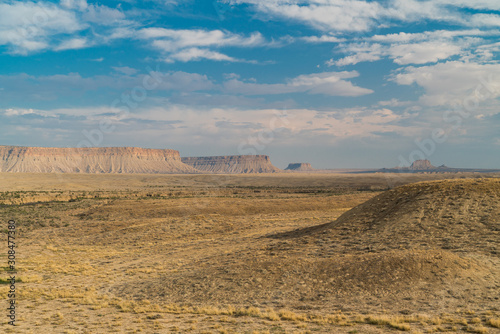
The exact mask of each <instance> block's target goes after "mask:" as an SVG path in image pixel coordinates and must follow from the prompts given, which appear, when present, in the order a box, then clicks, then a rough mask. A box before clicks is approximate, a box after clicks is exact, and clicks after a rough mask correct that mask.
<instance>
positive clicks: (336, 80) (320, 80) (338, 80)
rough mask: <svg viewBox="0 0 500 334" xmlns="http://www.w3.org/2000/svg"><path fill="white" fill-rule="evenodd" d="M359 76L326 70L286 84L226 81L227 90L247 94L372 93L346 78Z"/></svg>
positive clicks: (351, 72)
mask: <svg viewBox="0 0 500 334" xmlns="http://www.w3.org/2000/svg"><path fill="white" fill-rule="evenodd" d="M357 76H359V73H358V72H356V71H350V72H324V73H315V74H308V75H300V76H298V77H295V78H293V79H291V80H288V81H287V82H286V83H285V84H259V83H252V82H243V81H240V80H237V79H232V80H228V81H226V82H225V83H224V88H225V91H226V92H229V93H236V94H245V95H269V94H286V93H308V94H324V95H332V96H360V95H366V94H371V93H373V91H372V90H371V89H367V88H362V87H358V86H355V85H354V84H352V83H351V82H350V81H347V80H344V79H350V78H355V77H357Z"/></svg>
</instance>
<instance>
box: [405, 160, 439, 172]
mask: <svg viewBox="0 0 500 334" xmlns="http://www.w3.org/2000/svg"><path fill="white" fill-rule="evenodd" d="M410 169H412V170H426V169H436V167H435V166H433V165H432V164H431V162H430V161H429V160H415V161H414V162H413V163H412V164H411V166H410Z"/></svg>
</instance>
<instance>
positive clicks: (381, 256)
mask: <svg viewBox="0 0 500 334" xmlns="http://www.w3.org/2000/svg"><path fill="white" fill-rule="evenodd" d="M499 214H500V181H499V180H498V179H493V180H482V179H479V180H453V181H438V182H424V183H417V184H411V185H406V186H402V187H400V188H397V189H394V190H390V191H387V192H384V193H382V194H381V195H378V196H376V197H374V198H372V199H370V200H368V201H367V202H365V203H363V204H361V205H359V206H357V207H355V208H353V209H351V210H350V211H348V212H346V213H344V214H343V215H342V216H340V217H339V218H338V219H337V220H336V221H334V222H331V223H326V224H322V225H317V226H311V227H306V228H302V229H297V230H292V231H289V232H280V233H274V234H270V235H267V236H266V237H265V238H264V239H267V240H269V241H268V242H267V243H265V242H264V241H263V239H259V241H258V243H257V240H255V241H254V242H255V243H256V245H257V244H260V247H263V248H261V249H256V248H255V246H254V247H253V249H241V250H238V251H235V252H233V253H228V254H224V255H222V256H221V257H220V258H217V259H216V258H213V259H211V260H210V261H208V262H205V263H199V264H197V266H196V267H195V268H191V269H190V271H189V272H187V273H186V272H185V273H182V274H175V273H173V274H170V275H166V276H161V277H159V278H157V279H147V280H144V281H143V282H141V287H140V291H141V295H143V296H150V297H152V296H164V297H162V298H166V299H167V300H168V301H169V302H183V301H184V302H185V301H190V302H198V303H200V302H203V301H205V302H206V301H210V302H212V303H223V302H228V303H233V304H239V303H255V302H258V303H261V304H266V303H268V302H269V301H272V304H276V305H292V307H301V305H302V306H304V305H307V304H310V303H313V304H314V305H323V306H325V307H326V305H342V308H344V309H350V308H361V309H367V310H377V309H380V308H381V307H382V308H384V309H390V310H393V311H397V310H403V309H418V310H421V311H422V310H428V311H430V310H436V309H439V310H443V311H444V310H449V311H451V310H455V309H456V308H458V307H461V305H464V304H463V303H464V302H465V303H466V304H467V305H470V307H473V305H474V307H480V308H482V309H488V308H491V307H493V306H494V305H495V304H496V303H497V301H496V299H495V296H496V295H497V294H498V289H499V288H498V287H499V286H500V269H499V268H500V257H499V255H500V244H499V242H498V240H499V239H500V219H499V218H500V216H499ZM193 287H195V288H193ZM242 287H244V288H242ZM116 288H117V290H118V291H119V293H120V294H123V295H130V294H132V293H133V292H134V291H138V290H139V287H138V286H137V285H136V284H123V285H122V284H120V285H118V286H117V287H116ZM494 291H496V292H494ZM167 296H168V297H167Z"/></svg>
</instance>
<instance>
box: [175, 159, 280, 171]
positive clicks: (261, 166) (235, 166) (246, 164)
mask: <svg viewBox="0 0 500 334" xmlns="http://www.w3.org/2000/svg"><path fill="white" fill-rule="evenodd" d="M182 162H183V163H185V164H187V165H189V166H191V167H194V168H196V169H197V170H199V171H203V172H211V173H276V172H280V171H281V170H280V169H279V168H277V167H275V166H273V164H272V163H271V160H270V159H269V157H268V156H267V155H230V156H218V157H189V158H182Z"/></svg>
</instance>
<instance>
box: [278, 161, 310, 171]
mask: <svg viewBox="0 0 500 334" xmlns="http://www.w3.org/2000/svg"><path fill="white" fill-rule="evenodd" d="M285 170H291V171H297V172H307V171H313V170H314V168H312V166H311V164H310V163H308V162H293V163H289V164H288V167H287V168H285Z"/></svg>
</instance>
